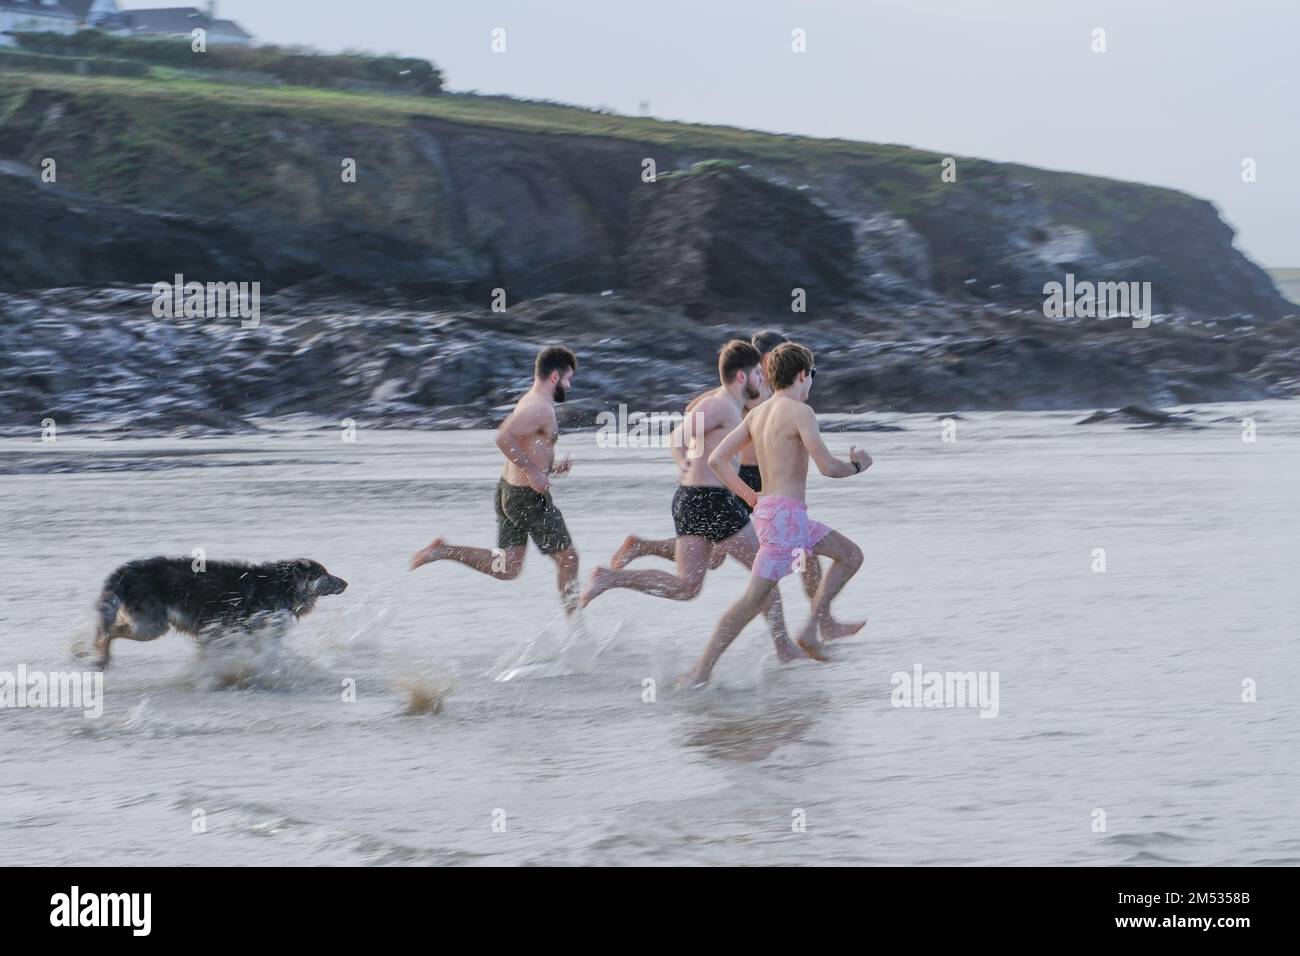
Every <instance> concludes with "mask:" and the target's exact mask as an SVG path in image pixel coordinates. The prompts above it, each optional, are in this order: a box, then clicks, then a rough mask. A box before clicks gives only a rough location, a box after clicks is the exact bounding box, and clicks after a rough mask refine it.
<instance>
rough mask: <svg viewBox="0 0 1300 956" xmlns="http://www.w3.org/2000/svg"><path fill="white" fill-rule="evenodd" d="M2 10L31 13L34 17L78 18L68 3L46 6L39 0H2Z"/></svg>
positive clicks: (0, 8) (0, 7) (0, 0)
mask: <svg viewBox="0 0 1300 956" xmlns="http://www.w3.org/2000/svg"><path fill="white" fill-rule="evenodd" d="M0 10H8V11H11V12H14V13H30V14H31V15H32V16H43V17H59V18H61V19H66V18H68V17H76V16H77V14H76V13H74V12H73V11H72V10H70V9H69V8H68V5H67V4H66V3H55V4H52V5H46V4H43V3H40V2H38V0H0Z"/></svg>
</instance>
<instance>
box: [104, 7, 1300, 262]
mask: <svg viewBox="0 0 1300 956" xmlns="http://www.w3.org/2000/svg"><path fill="white" fill-rule="evenodd" d="M169 2H170V0H169ZM121 5H122V6H123V7H124V8H127V9H130V8H132V7H151V6H163V5H165V4H164V3H162V2H159V0H153V2H150V0H125V2H123V3H122V4H121ZM218 14H219V15H220V16H223V17H230V18H232V19H235V20H238V21H239V22H240V24H241V25H242V26H243V27H244V28H245V29H247V30H248V31H249V32H251V33H253V34H255V35H256V36H257V38H258V39H259V40H261V41H264V42H274V43H300V44H307V45H310V46H315V47H319V48H321V49H324V50H331V51H337V50H342V49H349V48H352V49H365V50H370V51H373V52H379V53H388V52H397V53H403V54H408V55H414V56H422V57H426V58H428V59H430V60H433V61H434V62H435V63H436V64H437V65H438V66H440V67H441V68H442V69H443V71H444V72H445V75H446V78H447V81H448V85H449V87H450V88H451V89H457V90H470V89H474V90H479V91H481V92H491V93H510V94H514V95H517V96H526V97H534V98H540V99H553V100H560V101H564V102H569V103H578V104H582V105H588V106H599V105H606V106H610V107H612V108H614V109H616V110H618V111H620V112H624V113H629V114H633V115H635V114H636V113H637V111H638V107H639V104H640V102H641V101H642V100H648V101H649V103H650V111H651V113H652V115H654V116H658V117H660V118H663V119H675V120H689V121H693V122H705V123H721V124H726V125H732V126H741V127H750V128H754V129H764V130H773V131H777V132H787V133H804V134H808V135H813V136H838V137H843V138H846V139H861V140H869V141H874V142H892V143H906V144H909V145H913V146H920V147H925V148H927V149H934V150H937V151H940V152H943V153H945V154H949V153H950V154H953V155H965V156H980V157H986V158H989V159H997V160H1014V161H1017V162H1022V163H1028V164H1030V165H1034V166H1042V167H1046V168H1049V169H1065V170H1074V171H1078V172H1086V173H1096V174H1100V175H1105V176H1113V177H1116V178H1120V179H1131V180H1137V181H1140V182H1147V183H1156V184H1159V185H1165V186H1173V187H1175V188H1178V189H1183V190H1186V191H1187V192H1190V193H1192V194H1194V195H1197V196H1201V197H1203V198H1206V199H1209V200H1211V201H1213V202H1214V203H1215V204H1216V205H1217V206H1218V207H1219V210H1220V212H1221V213H1222V214H1223V215H1224V217H1225V218H1226V219H1227V220H1228V222H1229V224H1230V225H1232V226H1233V227H1234V228H1235V229H1236V230H1237V232H1238V236H1237V244H1238V246H1239V247H1240V248H1241V249H1243V250H1244V251H1245V252H1246V253H1248V254H1249V255H1251V256H1252V257H1253V258H1255V260H1256V261H1257V262H1259V263H1260V264H1262V265H1265V266H1300V122H1297V116H1298V113H1300V110H1298V109H1297V107H1298V105H1300V66H1297V63H1300V54H1298V53H1297V42H1298V41H1300V0H649V2H638V0H365V2H354V0H220V2H219V3H218ZM496 27H502V28H504V29H505V30H506V43H507V52H506V53H505V54H494V53H492V52H491V50H490V39H491V37H490V34H491V31H492V29H493V28H496ZM796 27H798V28H802V29H803V30H805V31H806V33H807V52H806V53H803V54H796V53H793V52H792V51H791V48H790V44H791V31H792V30H793V29H795V28H796ZM1096 28H1102V29H1104V30H1105V41H1106V47H1107V49H1106V52H1104V53H1094V52H1092V50H1091V44H1092V42H1093V41H1092V33H1093V30H1094V29H1096ZM1246 158H1251V159H1254V160H1255V161H1256V164H1257V177H1258V178H1257V182H1254V183H1250V184H1247V183H1243V182H1242V160H1243V159H1246Z"/></svg>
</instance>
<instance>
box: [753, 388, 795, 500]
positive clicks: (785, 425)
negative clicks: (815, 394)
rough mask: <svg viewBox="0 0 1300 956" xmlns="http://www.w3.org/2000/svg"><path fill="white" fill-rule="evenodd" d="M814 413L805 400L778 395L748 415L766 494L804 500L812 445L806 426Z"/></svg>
mask: <svg viewBox="0 0 1300 956" xmlns="http://www.w3.org/2000/svg"><path fill="white" fill-rule="evenodd" d="M811 414H812V409H810V408H809V407H808V406H807V405H806V404H804V403H803V402H799V401H795V400H794V399H792V398H786V397H785V396H784V395H775V396H773V397H772V398H769V399H768V400H767V401H765V402H764V403H763V404H762V405H760V406H758V408H756V409H754V410H753V411H752V412H750V413H749V415H748V417H747V418H746V419H745V420H746V422H747V423H748V425H749V434H750V436H751V438H752V439H753V442H754V451H755V453H756V454H757V455H758V467H759V470H760V471H761V472H762V473H763V494H764V495H785V496H786V497H789V498H794V499H796V500H798V501H803V500H804V495H805V493H806V488H807V485H808V449H807V448H806V447H805V446H804V440H803V427H804V426H805V425H806V421H805V420H806V419H807V417H808V416H809V415H811Z"/></svg>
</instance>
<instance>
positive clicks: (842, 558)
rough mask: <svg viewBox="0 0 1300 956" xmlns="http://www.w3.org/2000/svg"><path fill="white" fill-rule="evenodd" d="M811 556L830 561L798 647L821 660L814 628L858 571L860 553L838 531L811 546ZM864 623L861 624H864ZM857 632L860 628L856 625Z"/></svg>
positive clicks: (822, 650)
mask: <svg viewBox="0 0 1300 956" xmlns="http://www.w3.org/2000/svg"><path fill="white" fill-rule="evenodd" d="M813 553H814V554H819V555H822V556H823V557H827V558H830V559H831V569H830V571H828V572H827V573H826V576H825V577H823V578H822V583H821V586H820V587H819V588H818V589H817V594H816V596H815V597H814V598H813V608H812V610H813V613H812V617H811V618H810V619H809V621H808V624H807V626H806V627H804V629H803V634H801V635H800V637H799V646H800V647H802V648H803V649H804V650H805V651H807V652H808V655H809V656H810V657H817V658H818V659H819V660H824V659H825V657H824V654H825V651H826V645H825V644H823V643H822V642H821V641H820V640H819V639H818V637H817V630H818V626H819V625H820V624H821V623H822V622H823V621H825V620H827V619H829V616H830V604H831V601H833V600H835V596H836V595H837V594H839V593H840V591H841V590H843V588H844V585H846V584H848V582H849V578H851V577H853V575H855V574H857V572H858V568H860V567H862V549H861V548H859V547H858V546H857V545H856V544H854V543H853V542H852V541H850V540H849V539H848V538H846V537H844V535H842V534H840V533H839V532H838V531H832V532H830V533H829V534H828V535H826V537H824V538H822V539H821V540H820V541H818V542H817V543H816V544H815V545H814V546H813ZM864 623H865V622H864ZM858 626H859V628H860V627H861V626H862V625H858Z"/></svg>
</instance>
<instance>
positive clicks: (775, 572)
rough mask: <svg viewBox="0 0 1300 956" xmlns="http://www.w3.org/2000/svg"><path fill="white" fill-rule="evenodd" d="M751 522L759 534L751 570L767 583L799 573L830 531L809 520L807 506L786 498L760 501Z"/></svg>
mask: <svg viewBox="0 0 1300 956" xmlns="http://www.w3.org/2000/svg"><path fill="white" fill-rule="evenodd" d="M752 520H753V522H754V530H755V531H757V532H758V557H757V558H756V559H755V560H754V568H753V570H754V573H755V574H757V575H758V576H759V577H761V578H767V579H768V580H769V581H780V580H781V579H782V578H783V577H785V576H786V575H787V574H789V573H790V572H791V571H794V570H799V571H802V570H803V567H804V562H805V561H807V559H808V558H809V557H810V556H811V555H812V554H813V545H815V544H816V543H817V542H818V541H820V540H821V539H822V538H824V537H826V535H827V534H829V533H830V530H831V529H830V528H829V527H828V526H827V525H824V524H822V523H821V522H820V521H814V520H813V519H811V518H809V517H808V505H806V504H805V503H804V502H802V501H800V500H798V499H797V498H788V497H786V496H785V495H763V496H762V497H761V498H759V499H758V507H756V508H755V509H754V514H753V517H752ZM814 598H815V595H814Z"/></svg>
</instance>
